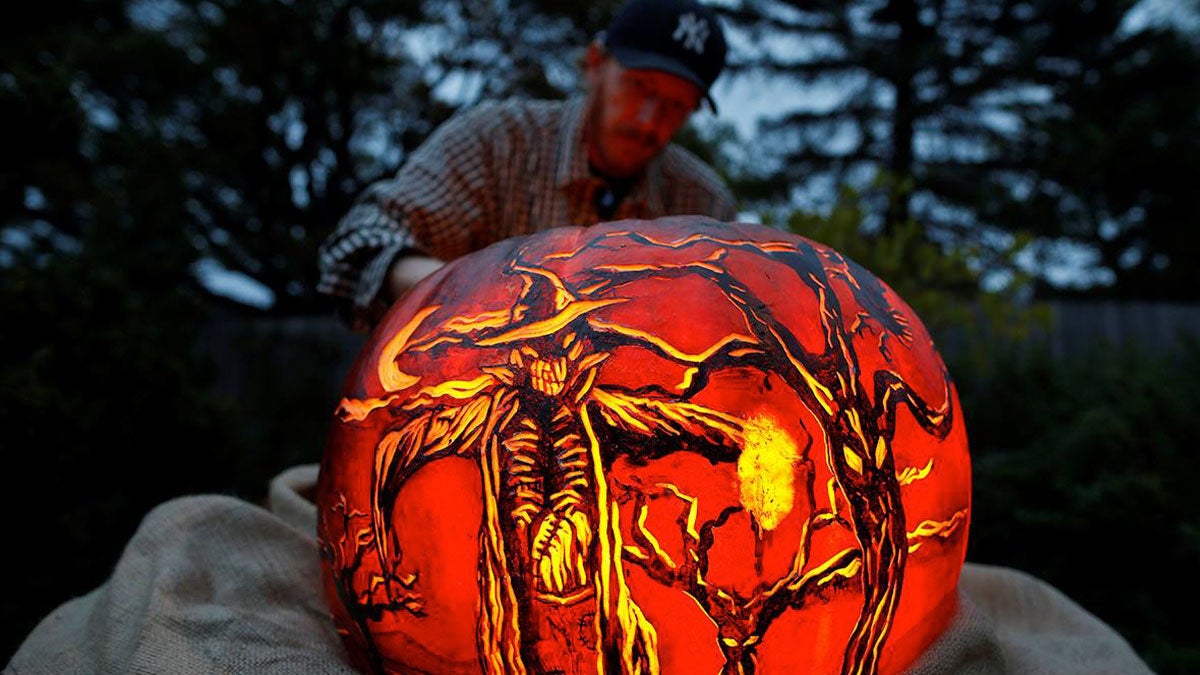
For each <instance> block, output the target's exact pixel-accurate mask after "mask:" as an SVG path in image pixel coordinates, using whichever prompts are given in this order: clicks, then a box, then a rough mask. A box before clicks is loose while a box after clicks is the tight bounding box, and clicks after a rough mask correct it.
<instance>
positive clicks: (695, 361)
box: [317, 217, 971, 674]
mask: <svg viewBox="0 0 1200 675" xmlns="http://www.w3.org/2000/svg"><path fill="white" fill-rule="evenodd" d="M970 470H971V467H970V458H969V453H968V448H967V438H966V432H965V430H964V427H963V421H962V416H961V411H960V408H959V402H958V398H957V394H956V391H955V388H954V385H953V383H952V380H951V378H950V377H949V375H948V373H947V370H946V368H945V366H944V364H943V362H942V359H941V357H940V355H939V354H938V352H937V351H936V349H935V347H934V345H933V343H932V341H931V339H930V337H929V335H928V333H927V332H926V329H925V327H924V326H923V325H922V323H921V322H920V320H919V319H918V317H917V316H916V315H915V314H914V313H913V311H912V309H911V308H909V307H908V306H907V305H906V304H905V303H904V302H903V300H902V299H901V298H899V297H897V296H896V295H895V293H894V292H893V291H892V290H891V289H890V288H889V287H888V286H887V285H885V284H884V283H883V282H882V281H880V280H879V279H878V278H876V277H875V276H873V275H872V274H871V273H870V272H869V271H867V270H865V269H863V268H862V267H860V266H859V265H857V264H856V263H854V262H853V261H851V260H848V259H847V258H845V257H844V256H843V255H841V254H839V253H838V252H837V251H835V250H833V249H831V248H829V247H826V246H824V245H821V244H819V243H816V242H813V241H810V240H807V239H805V238H802V237H798V236H795V235H792V234H788V233H785V232H781V231H779V230H776V229H773V228H769V227H766V226H762V225H756V224H749V223H721V222H717V221H714V220H711V219H708V218H703V217H675V218H665V219H660V220H657V221H633V220H627V221H618V222H614V223H606V224H601V225H597V226H593V227H590V228H579V227H564V228H557V229H551V230H548V231H545V232H542V233H540V234H537V235H533V236H530V237H521V238H516V239H511V240H507V241H503V242H500V243H498V244H494V245H492V246H490V247H488V248H486V249H484V250H482V251H479V252H476V253H473V254H471V255H468V256H466V257H464V258H461V259H459V260H457V261H455V262H453V263H451V264H449V265H447V266H446V267H444V268H443V269H442V270H441V271H439V272H438V273H437V274H435V275H434V276H432V277H430V278H429V279H427V280H425V281H424V282H423V283H422V284H420V285H419V286H418V287H417V288H416V289H415V290H414V291H413V292H412V293H410V294H409V295H407V296H406V297H404V298H403V299H402V300H401V301H400V302H398V303H397V304H396V305H395V306H393V307H392V308H391V310H390V311H389V313H388V314H387V315H386V317H385V318H384V320H383V322H382V323H381V324H380V325H379V326H378V327H377V329H376V330H375V332H374V333H373V334H372V335H371V336H370V338H369V339H368V341H367V343H366V345H365V347H364V349H363V351H362V353H361V354H360V355H359V357H358V360H357V362H356V364H355V366H354V368H353V370H352V371H351V373H350V374H349V377H348V378H347V380H346V385H345V390H344V397H343V398H342V399H341V402H340V404H339V405H338V407H337V410H336V415H335V420H334V423H333V426H332V428H331V433H330V436H329V439H328V443H327V447H326V451H325V456H324V458H323V461H322V465H321V471H320V478H319V485H318V494H317V506H318V508H319V531H318V535H319V541H320V546H321V554H322V562H323V577H324V582H325V587H326V590H327V595H328V599H329V604H330V607H331V610H332V615H333V619H334V621H335V623H336V625H337V627H338V629H339V631H340V633H341V634H342V636H343V637H344V641H345V644H346V645H347V647H348V651H349V654H350V656H351V658H352V660H353V661H354V663H355V664H356V665H357V666H358V667H359V668H361V669H363V670H367V671H376V672H387V671H391V672H431V673H460V672H461V673H481V672H485V673H506V674H507V673H612V672H622V673H656V672H661V673H681V674H691V673H750V672H759V673H810V672H811V673H838V672H841V673H869V672H895V671H898V670H902V669H903V668H904V667H905V666H906V665H908V664H910V663H912V661H913V660H914V659H915V658H916V657H917V656H919V655H920V654H921V652H922V650H923V649H925V648H926V647H927V646H928V645H929V644H930V643H931V642H932V641H933V640H934V639H935V638H936V637H937V636H938V634H939V632H940V631H942V630H943V629H944V628H945V626H946V625H947V623H948V621H949V619H950V618H951V616H952V614H953V612H954V609H955V600H956V597H957V594H956V586H957V583H958V577H959V573H960V571H961V569H962V564H963V559H964V555H965V551H966V544H967V532H968V524H969V521H970V481H971V473H970Z"/></svg>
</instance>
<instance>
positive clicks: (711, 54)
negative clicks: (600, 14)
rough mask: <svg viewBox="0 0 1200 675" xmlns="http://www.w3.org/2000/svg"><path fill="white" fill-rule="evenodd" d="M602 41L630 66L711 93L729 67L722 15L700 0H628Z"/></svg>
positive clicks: (712, 103)
mask: <svg viewBox="0 0 1200 675" xmlns="http://www.w3.org/2000/svg"><path fill="white" fill-rule="evenodd" d="M600 41H601V42H602V43H603V44H604V46H605V47H606V48H607V49H608V51H609V53H611V54H612V55H613V56H614V57H616V59H617V61H618V62H619V63H620V64H621V65H622V66H624V67H626V68H644V69H647V70H661V71H663V72H667V73H670V74H672V75H676V76H679V77H682V78H683V79H685V80H688V81H689V82H691V83H692V84H695V85H696V86H697V87H700V91H701V92H703V93H704V99H705V100H706V101H708V105H709V107H710V108H712V110H713V112H716V110H717V105H716V103H715V102H714V101H713V99H712V96H710V95H709V89H710V88H711V87H712V84H713V82H714V81H716V79H717V76H718V75H720V74H721V70H722V69H723V68H724V67H725V52H726V45H725V33H724V31H723V30H722V28H721V23H720V21H719V20H718V19H717V14H716V12H715V11H713V9H712V8H711V7H709V6H707V5H702V4H700V3H699V2H696V1H695V0H628V2H626V3H625V4H624V5H622V6H621V8H620V9H618V10H617V13H616V14H615V15H614V16H613V19H612V23H610V24H609V25H608V30H606V31H604V33H603V34H602V35H601V37H600Z"/></svg>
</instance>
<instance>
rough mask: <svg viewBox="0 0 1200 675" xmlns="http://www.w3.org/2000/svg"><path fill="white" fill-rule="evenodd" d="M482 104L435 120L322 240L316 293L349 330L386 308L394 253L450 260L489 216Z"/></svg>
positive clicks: (361, 327)
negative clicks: (414, 146) (401, 162)
mask: <svg viewBox="0 0 1200 675" xmlns="http://www.w3.org/2000/svg"><path fill="white" fill-rule="evenodd" d="M486 107H487V106H482V107H481V109H480V110H472V111H467V112H460V113H459V114H457V115H456V116H455V117H452V118H451V119H450V120H448V121H447V122H446V123H444V124H443V125H441V126H440V127H439V128H438V129H437V130H436V131H434V133H433V134H431V135H430V137H429V138H428V139H427V140H426V141H425V143H423V144H422V145H421V146H420V147H419V148H418V149H417V150H416V151H415V152H413V154H412V155H410V156H409V157H408V159H407V160H406V161H405V163H404V165H403V166H402V167H401V168H400V170H399V171H398V172H397V174H396V175H395V176H394V177H392V178H389V179H385V180H381V181H377V182H375V183H373V184H371V185H370V186H368V187H367V189H366V190H364V191H363V193H362V194H361V195H360V196H359V198H358V199H357V200H356V201H355V203H354V205H353V206H352V207H351V209H350V210H349V211H348V212H347V213H346V215H345V216H344V217H343V218H342V219H341V220H340V221H339V222H338V225H337V227H336V228H335V230H334V231H333V233H332V234H331V235H330V236H329V237H328V238H326V239H325V241H323V242H322V243H321V245H320V247H319V250H318V258H317V263H318V267H319V272H320V278H319V281H318V285H317V291H318V292H320V293H322V294H325V295H328V296H330V297H332V298H333V299H334V300H335V302H337V303H338V306H339V307H338V309H339V312H340V314H341V316H342V317H343V319H344V320H346V321H347V323H349V324H350V326H351V327H352V328H354V329H355V330H365V329H367V328H369V327H370V326H373V325H374V324H375V323H376V322H378V320H379V319H380V318H381V317H382V316H383V313H384V312H385V311H386V310H387V308H388V306H390V303H391V301H392V298H391V297H390V295H389V293H387V292H386V286H385V284H386V281H387V276H388V271H389V269H390V268H391V266H392V263H394V262H395V260H396V259H397V258H398V257H400V256H402V255H405V254H409V253H414V252H419V253H421V254H424V255H430V256H433V257H435V258H440V259H442V260H450V259H452V258H456V257H458V256H460V255H462V254H463V253H465V252H467V251H468V250H469V248H470V245H471V242H472V240H473V239H474V238H475V237H476V236H477V234H476V233H477V232H479V231H480V230H481V229H484V228H486V227H488V226H489V223H491V222H492V221H493V220H494V218H495V213H496V206H495V204H494V202H495V199H496V198H495V195H494V192H495V191H494V190H493V189H489V186H490V185H491V183H492V182H494V180H495V178H494V177H493V176H491V175H490V166H491V161H490V155H489V150H488V148H487V144H486V143H482V142H481V141H480V139H481V137H484V136H486V134H487V133H489V129H488V128H487V125H486V123H485V122H486V119H487V117H486V115H487V111H486Z"/></svg>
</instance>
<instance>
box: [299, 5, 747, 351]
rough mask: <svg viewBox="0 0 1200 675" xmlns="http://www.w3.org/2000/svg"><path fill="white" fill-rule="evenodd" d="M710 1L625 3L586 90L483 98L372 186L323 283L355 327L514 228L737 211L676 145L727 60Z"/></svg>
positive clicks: (330, 258)
mask: <svg viewBox="0 0 1200 675" xmlns="http://www.w3.org/2000/svg"><path fill="white" fill-rule="evenodd" d="M725 54H726V44H725V37H724V34H723V31H722V28H721V25H720V23H719V21H718V19H717V16H716V14H715V13H714V12H713V10H712V9H711V8H709V7H707V6H705V5H702V4H698V2H697V1H696V0H627V2H626V4H625V5H624V6H622V7H621V8H620V9H619V10H618V11H617V14H616V15H615V16H614V17H613V20H612V23H611V24H610V25H609V27H608V29H607V30H606V31H605V32H604V33H602V34H601V35H600V36H598V37H597V38H596V40H594V41H593V42H592V43H591V44H590V45H588V47H587V51H586V53H585V55H584V57H583V70H584V75H585V80H586V88H585V92H584V94H583V95H582V96H577V97H575V98H572V99H569V100H567V101H519V100H507V101H502V102H491V103H482V104H479V105H477V106H475V107H473V108H471V109H465V110H462V111H459V113H457V114H456V115H455V116H454V117H452V118H451V119H450V120H448V121H447V122H446V123H445V124H443V125H442V126H441V127H439V128H438V129H437V130H435V132H434V133H433V134H432V135H430V137H429V138H428V139H427V140H426V142H425V143H424V144H422V146H421V147H419V148H418V149H417V150H416V151H414V152H413V154H412V155H411V156H410V157H409V158H408V159H407V161H406V162H405V163H404V165H403V166H402V167H401V169H400V171H399V172H398V173H397V174H396V176H395V177H394V178H391V179H388V180H383V181H379V182H376V183H374V184H372V185H370V186H369V187H368V188H367V189H366V190H365V191H364V192H363V194H362V195H361V196H360V198H359V199H358V200H357V202H356V203H355V205H354V207H353V208H352V209H351V210H350V211H349V212H348V213H347V214H346V216H345V217H344V218H343V219H342V220H341V222H340V223H339V224H338V226H337V228H336V230H335V231H334V232H333V233H332V234H331V235H330V237H329V238H328V239H326V240H325V241H324V242H323V243H322V244H321V247H320V250H319V260H318V264H319V267H320V272H321V278H320V281H319V283H318V286H317V290H318V291H319V292H321V293H323V294H326V295H329V296H331V297H333V298H334V299H335V300H336V301H337V302H338V303H339V307H340V311H341V315H342V317H343V318H344V319H345V320H346V321H347V323H348V324H349V325H350V327H351V328H353V329H354V330H356V331H365V330H369V329H370V328H373V327H374V325H375V324H376V323H377V322H378V321H379V319H380V318H381V317H382V316H383V314H384V312H385V311H386V310H387V309H388V307H389V306H390V305H391V303H392V302H394V301H395V300H396V299H397V298H399V297H400V296H401V295H403V294H404V293H405V292H406V291H407V290H408V289H409V288H411V287H412V286H414V285H415V284H416V283H417V282H419V281H420V280H421V279H423V278H424V277H426V276H427V275H429V274H430V273H432V272H434V271H435V270H437V269H438V268H439V267H441V266H442V265H443V264H445V261H448V260H452V259H454V258H457V257H459V256H462V255H465V254H467V253H470V252H472V251H475V250H478V249H480V248H483V247H485V246H487V245H489V244H492V243H494V242H497V241H500V240H501V239H506V238H508V237H511V236H516V235H523V234H530V233H532V232H535V231H537V230H541V229H545V228H548V227H554V226H557V225H590V224H593V223H597V222H601V221H606V220H618V219H623V218H657V217H660V216H666V215H693V214H699V215H708V216H712V217H714V218H717V219H719V220H732V219H734V217H735V216H736V211H735V201H734V198H733V195H732V194H731V193H730V191H729V189H728V188H727V187H726V186H725V185H724V183H722V181H721V179H720V177H719V176H718V175H717V174H716V172H715V171H713V170H712V168H710V167H709V166H707V165H705V164H704V163H703V162H702V161H700V160H699V159H698V158H697V157H696V156H695V155H693V154H691V153H689V152H688V151H686V150H685V149H683V148H682V147H679V146H678V145H676V144H674V143H671V139H672V137H673V136H674V135H675V133H676V132H677V131H678V130H679V129H680V128H681V127H682V126H683V125H684V124H685V123H686V122H687V120H688V118H689V117H690V116H691V114H692V113H693V112H694V111H695V110H697V109H698V108H699V107H700V105H701V103H702V102H707V103H708V104H709V106H710V107H711V108H712V109H713V110H714V111H715V109H716V108H715V105H714V104H713V102H712V99H711V97H710V96H709V90H710V88H711V87H712V84H713V82H714V81H715V80H716V79H717V76H718V75H719V74H720V72H721V70H722V69H723V68H724V66H725Z"/></svg>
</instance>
